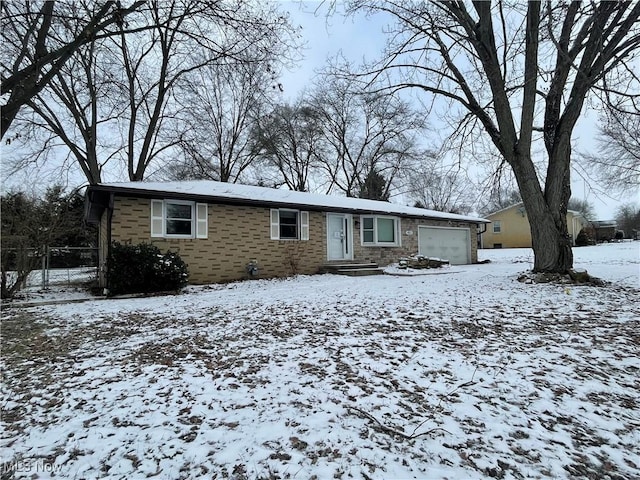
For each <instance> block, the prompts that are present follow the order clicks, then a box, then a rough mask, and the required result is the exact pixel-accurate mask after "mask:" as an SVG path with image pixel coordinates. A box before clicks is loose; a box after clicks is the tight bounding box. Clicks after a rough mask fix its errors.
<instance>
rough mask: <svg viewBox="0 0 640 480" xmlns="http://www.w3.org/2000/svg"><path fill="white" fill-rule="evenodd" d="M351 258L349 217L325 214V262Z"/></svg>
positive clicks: (351, 244) (351, 245) (351, 246)
mask: <svg viewBox="0 0 640 480" xmlns="http://www.w3.org/2000/svg"><path fill="white" fill-rule="evenodd" d="M352 258H353V235H352V233H351V215H343V214H337V213H327V260H350V259H352Z"/></svg>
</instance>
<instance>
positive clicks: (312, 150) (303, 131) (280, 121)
mask: <svg viewBox="0 0 640 480" xmlns="http://www.w3.org/2000/svg"><path fill="white" fill-rule="evenodd" d="M254 136H255V139H256V144H257V145H258V147H259V148H260V156H261V158H262V159H263V161H264V163H265V167H266V168H267V171H266V172H261V174H260V177H261V179H262V182H263V183H265V182H266V183H269V184H272V185H282V184H284V185H286V186H287V187H288V188H289V189H291V190H296V191H300V192H306V191H309V190H310V184H309V180H310V176H311V174H312V172H314V171H317V170H318V166H319V164H320V162H321V158H322V157H323V156H324V149H325V146H324V143H323V135H322V125H321V116H320V113H319V112H318V111H317V110H316V109H315V108H314V107H312V106H310V105H308V104H307V103H306V102H305V101H304V100H303V99H302V98H300V99H299V100H297V101H296V102H294V103H293V104H283V105H278V106H276V108H275V109H274V110H273V111H272V112H271V113H270V114H269V115H266V116H264V117H262V118H260V120H259V122H258V123H257V125H256V130H255V132H254ZM270 169H275V172H277V173H275V175H271V176H269V170H270Z"/></svg>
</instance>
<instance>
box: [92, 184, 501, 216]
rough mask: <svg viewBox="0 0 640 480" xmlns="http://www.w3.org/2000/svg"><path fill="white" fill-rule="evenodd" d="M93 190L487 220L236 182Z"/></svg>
mask: <svg viewBox="0 0 640 480" xmlns="http://www.w3.org/2000/svg"><path fill="white" fill-rule="evenodd" d="M91 188H93V189H99V190H108V191H122V192H128V193H135V192H141V193H147V194H151V193H153V194H173V195H184V196H188V197H191V198H194V197H200V198H203V199H207V200H209V201H215V200H227V201H228V200H233V201H237V202H239V203H241V202H243V201H246V202H247V203H261V204H265V205H273V206H276V205H277V206H283V205H291V206H296V207H305V208H309V209H322V208H325V209H331V210H342V211H358V212H370V213H382V214H393V215H406V216H412V217H425V218H433V219H444V220H459V221H466V222H473V223H489V220H485V219H483V218H478V217H472V216H467V215H458V214H455V213H447V212H438V211H435V210H428V209H426V208H417V207H407V206H405V205H398V204H395V203H389V202H381V201H377V200H367V199H363V198H351V197H338V196H335V195H320V194H317V193H307V192H296V191H292V190H284V189H277V188H266V187H257V186H253V185H240V184H237V183H224V182H214V181H210V180H191V181H180V182H122V183H101V184H99V185H97V186H94V187H91Z"/></svg>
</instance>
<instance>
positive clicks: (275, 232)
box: [271, 208, 280, 240]
mask: <svg viewBox="0 0 640 480" xmlns="http://www.w3.org/2000/svg"><path fill="white" fill-rule="evenodd" d="M279 239H280V211H279V210H277V209H275V208H272V209H271V240H279Z"/></svg>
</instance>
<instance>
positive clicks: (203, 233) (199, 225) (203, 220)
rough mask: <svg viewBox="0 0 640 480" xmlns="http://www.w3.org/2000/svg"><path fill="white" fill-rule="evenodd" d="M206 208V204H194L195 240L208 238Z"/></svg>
mask: <svg viewBox="0 0 640 480" xmlns="http://www.w3.org/2000/svg"><path fill="white" fill-rule="evenodd" d="M208 208H209V206H208V205H207V204H206V203H196V238H207V236H208V233H209V222H208V216H209V215H208Z"/></svg>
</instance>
